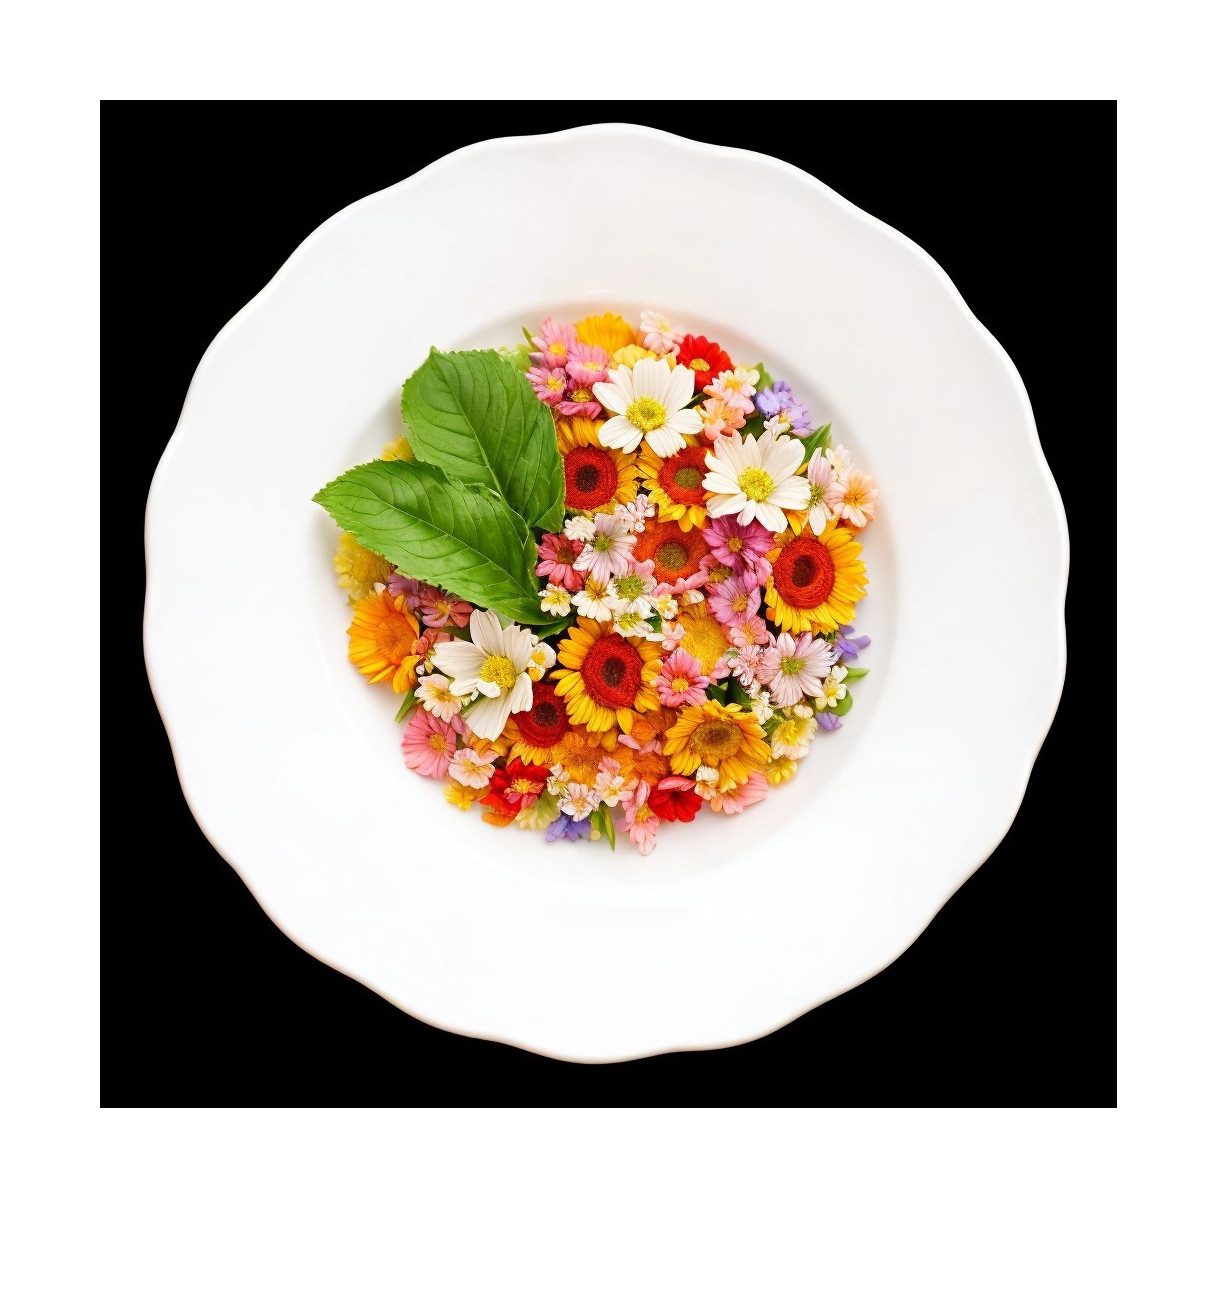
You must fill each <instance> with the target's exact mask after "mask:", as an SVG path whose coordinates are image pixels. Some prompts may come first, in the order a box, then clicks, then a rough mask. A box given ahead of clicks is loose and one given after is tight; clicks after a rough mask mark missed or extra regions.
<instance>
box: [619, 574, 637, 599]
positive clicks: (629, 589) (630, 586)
mask: <svg viewBox="0 0 1216 1309" xmlns="http://www.w3.org/2000/svg"><path fill="white" fill-rule="evenodd" d="M642 586H643V583H642V579H641V578H640V577H639V576H638V575H637V573H626V574H625V576H624V577H618V578H617V579H616V593H617V595H619V596H620V597H621V599H622V600H636V599H637V598H638V596H640V595H641V594H642Z"/></svg>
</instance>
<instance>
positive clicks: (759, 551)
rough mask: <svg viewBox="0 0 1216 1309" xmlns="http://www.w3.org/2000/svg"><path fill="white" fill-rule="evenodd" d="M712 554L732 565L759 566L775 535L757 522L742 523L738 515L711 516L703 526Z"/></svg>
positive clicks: (763, 560)
mask: <svg viewBox="0 0 1216 1309" xmlns="http://www.w3.org/2000/svg"><path fill="white" fill-rule="evenodd" d="M701 535H702V536H703V537H704V538H705V544H706V545H707V546H709V549H710V553H711V554H712V555H713V556H714V558H715V559H718V560H720V561H721V562H722V563H724V564H726V565H727V566H728V567H730V568H757V569H758V568H760V567H761V566H762V565H764V564H767V563H768V560H767V559H766V558H765V557H764V556H765V555H766V554H768V552H769V551H770V550H771V549H772V548H773V534H772V532H770V531H769V530H768V528H767V527H764V526H762V525H761V524H760V523H758V522H756V521H754V520H753V521H752V522H750V523H748V524H746V526H744V525H741V524H740V522H739V519H738V516H737V515H736V514H723V515H722V517H721V518H711V519H709V520H708V521H707V522H706V524H705V526H704V527H703V528H702V529H701Z"/></svg>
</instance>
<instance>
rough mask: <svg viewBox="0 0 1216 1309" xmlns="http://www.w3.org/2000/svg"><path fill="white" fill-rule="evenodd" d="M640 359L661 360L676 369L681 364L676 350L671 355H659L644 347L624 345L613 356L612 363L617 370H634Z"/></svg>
mask: <svg viewBox="0 0 1216 1309" xmlns="http://www.w3.org/2000/svg"><path fill="white" fill-rule="evenodd" d="M639 359H661V360H662V361H663V362H664V363H665V364H666V365H667V367H668V368H674V367H675V366H676V364H677V363H678V362H679V356H678V355H677V354H676V352H675V351H674V350H673V351H672V352H671V354H669V355H657V354H655V352H654V351H653V350H647V349H646V347H645V346H644V345H623V346H621V348H620V349H619V350H616V351H614V352H613V355H612V362H613V364H614V365H615V366H616V367H617V368H622V367H623V368H632V367H633V366H634V364H636V363H637V361H638V360H639Z"/></svg>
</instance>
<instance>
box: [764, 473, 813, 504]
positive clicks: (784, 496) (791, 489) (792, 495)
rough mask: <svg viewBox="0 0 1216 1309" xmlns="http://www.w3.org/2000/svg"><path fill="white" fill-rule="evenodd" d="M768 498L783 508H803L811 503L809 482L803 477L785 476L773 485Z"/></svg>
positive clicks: (771, 502) (770, 501)
mask: <svg viewBox="0 0 1216 1309" xmlns="http://www.w3.org/2000/svg"><path fill="white" fill-rule="evenodd" d="M768 499H769V503H770V504H775V505H780V506H781V507H782V508H783V509H805V508H806V507H807V505H809V504H810V503H811V484H810V482H808V481H807V480H806V478H805V477H787V478H786V479H785V481H784V482H778V483H777V485H776V486H775V487H773V489H772V490H771V491H770V492H769V496H768Z"/></svg>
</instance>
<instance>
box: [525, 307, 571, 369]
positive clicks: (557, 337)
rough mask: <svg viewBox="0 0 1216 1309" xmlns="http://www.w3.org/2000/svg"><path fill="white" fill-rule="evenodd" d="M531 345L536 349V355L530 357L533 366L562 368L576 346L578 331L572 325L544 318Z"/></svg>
mask: <svg viewBox="0 0 1216 1309" xmlns="http://www.w3.org/2000/svg"><path fill="white" fill-rule="evenodd" d="M532 344H533V345H534V346H535V347H536V353H535V354H533V355H532V356H531V359H532V362H533V363H534V364H544V365H545V367H546V368H564V367H565V364H566V360H567V359H568V358H569V356H570V351H571V350H572V349H573V348H574V346H576V345H577V344H578V330H577V329H576V328H575V327H574V326H573V325H568V324H565V323H559V322H558V321H557V319H556V318H552V317H550V318H546V319H545V321H544V322H543V323H541V325H540V331H539V332H537V333H536V335H535V336H534V337H533V338H532Z"/></svg>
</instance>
